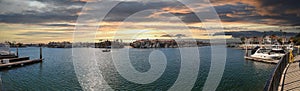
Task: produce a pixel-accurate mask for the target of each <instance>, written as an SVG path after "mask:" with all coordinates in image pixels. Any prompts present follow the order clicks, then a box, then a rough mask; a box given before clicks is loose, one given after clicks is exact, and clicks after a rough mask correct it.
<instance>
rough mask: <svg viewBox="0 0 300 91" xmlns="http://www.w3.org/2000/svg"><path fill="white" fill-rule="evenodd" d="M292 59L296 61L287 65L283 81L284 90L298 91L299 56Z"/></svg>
mask: <svg viewBox="0 0 300 91" xmlns="http://www.w3.org/2000/svg"><path fill="white" fill-rule="evenodd" d="M294 60H295V61H296V62H294V63H291V64H290V65H289V66H288V67H287V72H286V74H285V79H284V83H283V90H284V91H300V62H299V60H300V56H299V55H298V56H297V57H295V59H294Z"/></svg>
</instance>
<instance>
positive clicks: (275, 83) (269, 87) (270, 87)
mask: <svg viewBox="0 0 300 91" xmlns="http://www.w3.org/2000/svg"><path fill="white" fill-rule="evenodd" d="M289 56H290V52H288V53H286V54H285V55H284V56H283V57H282V58H281V59H280V61H279V63H278V64H277V66H276V68H275V69H274V71H273V74H272V75H271V77H270V79H269V80H268V82H267V83H266V85H265V88H264V91H278V90H279V89H278V87H279V86H280V82H281V76H282V75H283V73H284V69H285V68H286V66H287V64H288V63H289V60H290V58H289ZM282 88H283V87H282ZM281 90H283V89H281Z"/></svg>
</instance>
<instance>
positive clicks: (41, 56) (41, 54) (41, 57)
mask: <svg viewBox="0 0 300 91" xmlns="http://www.w3.org/2000/svg"><path fill="white" fill-rule="evenodd" d="M40 59H43V50H42V47H40Z"/></svg>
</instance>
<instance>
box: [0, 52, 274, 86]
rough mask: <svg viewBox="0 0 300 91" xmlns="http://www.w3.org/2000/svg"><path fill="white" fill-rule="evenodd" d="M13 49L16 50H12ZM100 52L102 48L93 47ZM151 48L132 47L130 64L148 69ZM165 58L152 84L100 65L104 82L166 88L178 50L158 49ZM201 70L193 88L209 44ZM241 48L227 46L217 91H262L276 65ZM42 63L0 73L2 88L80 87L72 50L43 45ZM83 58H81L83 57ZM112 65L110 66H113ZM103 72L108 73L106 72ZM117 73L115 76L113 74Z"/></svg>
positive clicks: (205, 67)
mask: <svg viewBox="0 0 300 91" xmlns="http://www.w3.org/2000/svg"><path fill="white" fill-rule="evenodd" d="M12 50H13V51H14V50H15V49H12ZM95 50H96V51H97V52H99V53H101V50H102V49H95ZM153 50H154V49H131V50H130V51H131V52H130V55H131V57H130V59H131V63H132V65H133V66H134V67H135V68H136V70H138V71H140V72H146V71H148V69H150V67H151V66H150V64H149V62H148V61H147V60H148V59H145V58H148V56H149V54H150V53H151V51H153ZM157 50H160V51H162V52H163V53H164V54H165V56H166V57H167V59H168V60H167V67H166V69H165V73H163V75H162V76H161V77H160V78H159V79H158V80H157V81H154V82H153V83H150V84H146V85H142V84H135V83H132V82H128V81H126V79H124V78H122V77H121V76H120V75H118V73H116V72H115V73H109V72H110V71H111V69H113V68H114V67H111V66H110V67H107V68H102V71H103V72H104V73H103V74H104V75H110V77H106V80H107V83H108V84H109V85H110V86H111V87H112V88H113V89H117V90H167V89H168V88H170V87H171V86H172V85H173V83H174V82H175V81H176V79H177V76H178V73H179V69H180V60H179V59H180V53H179V52H178V49H171V48H167V49H157ZM199 50H200V56H201V57H200V59H201V62H200V70H199V74H198V79H197V81H196V83H195V86H194V88H193V90H194V91H199V90H202V87H203V85H204V83H205V81H206V78H207V76H208V72H209V69H210V59H211V57H210V56H211V55H210V53H211V52H210V47H201V48H199ZM19 52H20V53H19V54H20V56H30V57H31V59H34V58H38V57H39V48H35V47H32V48H20V50H19ZM243 55H244V51H242V50H237V49H227V60H226V67H225V71H224V74H223V77H222V80H221V82H220V84H219V86H218V88H217V90H219V91H224V90H225V91H260V90H263V88H264V85H265V82H266V81H267V80H268V78H269V76H270V74H271V72H272V70H273V69H274V68H275V65H272V64H265V63H259V62H252V61H247V60H245V59H244V58H243ZM43 57H44V58H45V60H44V62H43V63H37V64H33V65H27V66H24V67H18V68H13V69H9V70H8V69H6V70H2V71H1V72H0V74H1V79H2V89H3V90H14V91H24V90H27V91H43V90H50V91H61V90H81V86H80V84H79V82H78V80H77V77H76V74H75V72H74V66H73V61H72V49H55V48H44V49H43ZM83 61H84V60H83ZM112 66H113V65H112ZM105 72H108V73H107V74H106V73H105ZM112 74H116V75H112Z"/></svg>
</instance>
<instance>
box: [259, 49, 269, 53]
mask: <svg viewBox="0 0 300 91" xmlns="http://www.w3.org/2000/svg"><path fill="white" fill-rule="evenodd" d="M269 51H270V50H269V49H260V50H258V51H257V53H268V52H269Z"/></svg>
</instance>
